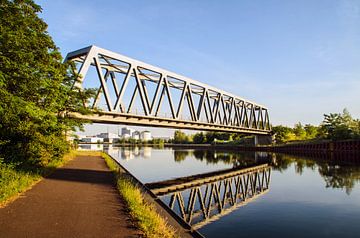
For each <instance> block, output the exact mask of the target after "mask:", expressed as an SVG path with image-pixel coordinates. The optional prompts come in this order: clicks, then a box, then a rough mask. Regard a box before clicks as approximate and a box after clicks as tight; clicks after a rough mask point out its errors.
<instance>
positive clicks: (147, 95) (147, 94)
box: [66, 46, 271, 134]
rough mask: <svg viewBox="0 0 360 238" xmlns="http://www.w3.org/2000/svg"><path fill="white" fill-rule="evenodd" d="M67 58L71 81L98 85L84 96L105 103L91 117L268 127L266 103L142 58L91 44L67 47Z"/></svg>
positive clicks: (261, 130)
mask: <svg viewBox="0 0 360 238" xmlns="http://www.w3.org/2000/svg"><path fill="white" fill-rule="evenodd" d="M66 60H69V61H73V62H75V63H76V65H77V66H78V67H77V70H76V72H74V73H75V74H76V75H78V78H79V80H78V82H77V84H76V87H78V88H80V89H81V88H84V87H86V86H88V87H91V86H92V87H95V88H97V94H96V96H95V97H94V98H92V99H91V100H90V101H89V102H86V106H87V107H90V108H92V109H96V108H99V105H103V106H105V107H103V108H102V111H101V113H98V114H97V115H96V117H95V116H93V117H92V118H90V119H91V120H93V121H95V122H104V123H116V122H118V123H125V122H126V123H128V124H136V125H153V126H163V127H176V128H188V129H199V130H218V131H233V132H244V133H255V134H268V133H269V132H270V130H271V128H270V120H269V113H268V109H267V108H266V107H264V106H262V105H260V104H256V103H254V102H251V101H249V100H245V99H243V98H241V97H238V96H235V95H233V94H231V93H228V92H225V91H222V90H219V89H217V88H214V87H211V86H209V85H206V84H203V83H201V82H198V81H195V80H192V79H190V78H187V77H184V76H181V75H178V74H175V73H173V72H170V71H167V70H164V69H161V68H158V67H155V66H152V65H149V64H146V63H144V62H140V61H137V60H134V59H131V58H129V57H126V56H123V55H120V54H117V53H114V52H111V51H108V50H105V49H101V48H98V47H96V46H90V47H87V48H84V49H81V50H78V51H74V52H71V53H69V54H68V55H67V57H66ZM94 69H95V70H94ZM91 70H92V73H91V72H90V71H91ZM164 111H165V113H166V115H167V116H164ZM78 116H79V115H78Z"/></svg>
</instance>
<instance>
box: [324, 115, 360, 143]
mask: <svg viewBox="0 0 360 238" xmlns="http://www.w3.org/2000/svg"><path fill="white" fill-rule="evenodd" d="M321 128H322V130H323V131H324V135H325V136H326V138H328V139H332V140H344V139H351V138H356V137H358V136H359V130H360V129H359V122H358V120H354V119H353V118H352V116H351V115H350V113H349V111H348V110H347V109H346V108H345V109H344V110H343V113H330V114H324V120H323V122H322V125H321Z"/></svg>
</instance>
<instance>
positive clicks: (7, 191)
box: [0, 151, 77, 207]
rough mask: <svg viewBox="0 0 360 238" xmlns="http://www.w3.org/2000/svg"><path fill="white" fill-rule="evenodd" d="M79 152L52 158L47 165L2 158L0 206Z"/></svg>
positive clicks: (0, 160)
mask: <svg viewBox="0 0 360 238" xmlns="http://www.w3.org/2000/svg"><path fill="white" fill-rule="evenodd" d="M76 154H77V153H75V152H74V151H71V152H70V153H68V154H66V155H65V156H64V157H63V158H61V159H57V160H52V161H51V162H50V163H49V164H48V165H47V166H44V167H39V166H21V164H20V163H19V162H18V163H4V161H3V159H0V207H1V206H2V205H4V204H5V203H7V202H8V201H10V200H12V199H13V198H15V197H16V196H17V195H18V194H20V193H22V192H24V191H26V190H27V189H29V188H31V186H32V185H33V184H35V183H36V182H38V181H39V180H40V179H41V178H42V177H44V176H46V175H48V174H49V173H51V172H52V171H54V169H55V168H57V167H59V166H62V165H63V164H64V163H66V162H67V161H69V160H71V159H73V158H74V157H75V156H76Z"/></svg>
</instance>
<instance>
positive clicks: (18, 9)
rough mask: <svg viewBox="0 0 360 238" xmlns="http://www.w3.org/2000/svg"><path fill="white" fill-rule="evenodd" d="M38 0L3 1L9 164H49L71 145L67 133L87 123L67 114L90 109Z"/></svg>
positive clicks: (1, 114) (2, 90)
mask: <svg viewBox="0 0 360 238" xmlns="http://www.w3.org/2000/svg"><path fill="white" fill-rule="evenodd" d="M40 11H41V7H40V6H38V5H37V4H35V3H34V2H33V1H32V0H13V1H10V0H3V1H1V4H0V16H1V17H0V32H1V34H0V95H1V98H0V155H2V156H3V157H4V158H5V162H11V161H21V162H26V163H29V162H30V163H31V164H40V165H44V166H45V165H47V164H49V163H50V162H51V160H52V158H55V157H58V158H60V157H61V156H62V155H63V154H64V153H65V152H66V151H68V149H69V145H68V143H67V141H66V133H67V132H68V131H70V130H74V129H75V128H77V127H81V125H82V122H81V121H77V120H73V119H70V118H68V117H64V115H63V112H64V111H67V112H69V111H70V112H71V111H72V112H86V109H85V108H84V107H83V100H86V98H87V97H89V96H90V95H92V93H93V92H92V91H91V90H89V91H84V92H83V93H82V94H80V93H78V91H77V90H74V89H73V88H72V85H73V83H74V76H72V75H71V74H69V70H68V69H69V67H70V66H71V65H69V64H64V63H62V58H61V55H60V53H59V51H58V49H57V47H56V46H55V44H54V42H53V41H52V39H51V37H50V36H49V34H48V33H47V31H46V29H47V25H46V23H45V22H44V21H43V20H42V19H41V18H39V17H38V15H37V14H38V13H39V12H40Z"/></svg>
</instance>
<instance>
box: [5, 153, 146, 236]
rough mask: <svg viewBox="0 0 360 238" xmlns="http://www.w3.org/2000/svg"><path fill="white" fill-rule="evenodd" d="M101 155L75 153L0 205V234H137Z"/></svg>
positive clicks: (137, 231) (138, 234)
mask: <svg viewBox="0 0 360 238" xmlns="http://www.w3.org/2000/svg"><path fill="white" fill-rule="evenodd" d="M140 234H141V233H140V232H139V230H138V229H137V228H136V227H135V226H134V224H133V223H132V221H131V218H130V215H129V214H128V211H127V207H126V205H125V203H124V201H123V200H122V198H121V197H120V196H119V194H118V191H117V190H116V187H115V183H114V177H113V175H112V173H111V172H110V171H109V169H108V168H107V166H106V164H105V162H104V160H103V159H102V158H101V157H97V156H78V157H76V158H75V159H74V160H72V161H70V162H69V163H67V164H66V165H65V166H64V167H62V168H59V169H57V170H56V171H55V172H54V173H53V174H51V175H50V176H48V177H47V178H45V179H43V180H42V181H41V182H39V183H37V184H36V185H35V186H34V187H33V188H32V189H30V190H28V191H27V192H25V193H24V194H23V195H21V197H19V198H18V199H16V200H15V201H14V202H12V203H10V204H8V205H7V206H6V207H4V208H0V237H6V238H7V237H29V238H31V237H47V238H50V237H66V238H67V237H69V238H71V237H98V238H99V237H139V236H141V235H140Z"/></svg>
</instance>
